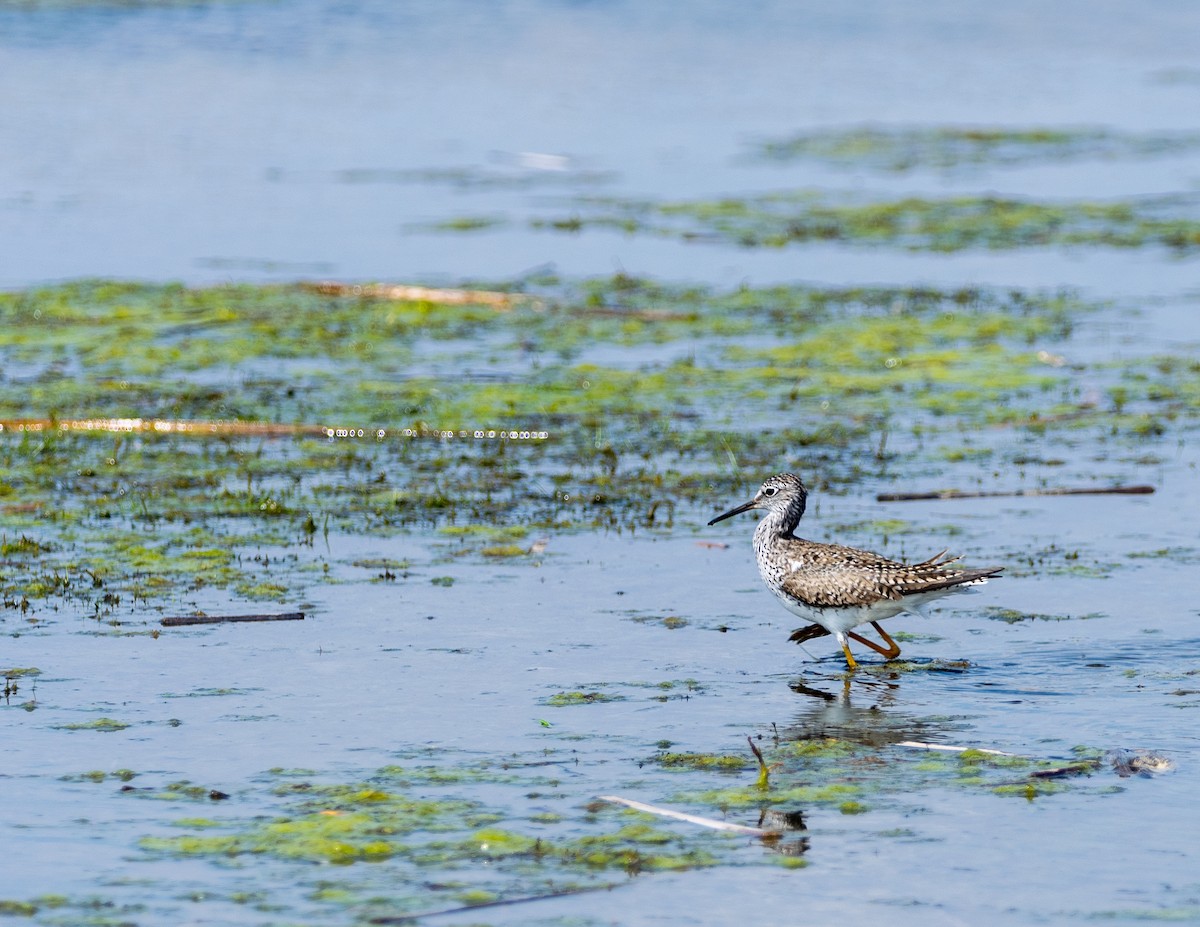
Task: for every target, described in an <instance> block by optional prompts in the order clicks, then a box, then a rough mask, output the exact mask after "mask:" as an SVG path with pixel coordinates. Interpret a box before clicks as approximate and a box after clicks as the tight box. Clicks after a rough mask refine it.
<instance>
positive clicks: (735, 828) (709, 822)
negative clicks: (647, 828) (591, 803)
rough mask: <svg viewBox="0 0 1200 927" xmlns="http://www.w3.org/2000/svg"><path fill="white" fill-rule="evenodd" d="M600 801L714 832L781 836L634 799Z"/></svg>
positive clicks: (607, 798)
mask: <svg viewBox="0 0 1200 927" xmlns="http://www.w3.org/2000/svg"><path fill="white" fill-rule="evenodd" d="M600 801H610V802H612V803H613V804H616V805H625V806H626V807H627V808H633V809H634V810H635V811H644V812H646V814H657V815H658V816H659V817H663V818H674V819H675V820H676V821H687V822H688V823H689V824H699V825H700V826H701V827H709V828H712V829H713V830H724V831H729V832H730V833H734V834H749V835H751V836H753V837H778V836H779V831H776V830H763V829H762V828H761V827H747V826H746V825H745V824H730V823H729V822H728V821H718V820H717V819H716V818H705V817H701V816H700V815H698V814H688V813H686V812H684V811H675V810H673V809H671V808H660V807H659V806H658V805H648V804H646V803H645V802H643V801H634V800H633V799H632V798H619V797H618V796H616V795H601V796H600Z"/></svg>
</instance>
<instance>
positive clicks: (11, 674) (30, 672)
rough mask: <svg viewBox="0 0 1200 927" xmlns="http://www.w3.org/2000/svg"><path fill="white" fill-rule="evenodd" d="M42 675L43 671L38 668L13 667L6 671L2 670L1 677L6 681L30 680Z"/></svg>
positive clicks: (0, 671)
mask: <svg viewBox="0 0 1200 927" xmlns="http://www.w3.org/2000/svg"><path fill="white" fill-rule="evenodd" d="M40 675H42V671H41V670H40V669H38V668H37V667H36V666H12V667H9V668H8V669H5V670H0V676H3V677H4V678H5V679H30V678H33V677H35V676H40Z"/></svg>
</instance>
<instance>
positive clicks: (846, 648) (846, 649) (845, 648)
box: [841, 632, 865, 670]
mask: <svg viewBox="0 0 1200 927" xmlns="http://www.w3.org/2000/svg"><path fill="white" fill-rule="evenodd" d="M850 636H851V637H854V638H858V640H860V641H861V640H862V638H861V637H859V636H858V635H857V634H854V633H853V632H851V634H850ZM864 643H865V641H864ZM841 644H842V653H844V654H845V655H846V667H847V668H848V669H852V670H853V669H858V661H857V660H855V659H854V654H852V653H851V652H850V645H849V644H847V643H846V642H845V640H843V641H842V642H841Z"/></svg>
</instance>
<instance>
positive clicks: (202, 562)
mask: <svg viewBox="0 0 1200 927" xmlns="http://www.w3.org/2000/svg"><path fill="white" fill-rule="evenodd" d="M375 292H383V293H385V294H386V293H388V292H389V291H388V290H387V289H386V288H377V289H372V288H366V289H365V290H364V289H363V288H358V293H357V294H356V293H355V291H354V288H330V287H326V288H320V287H311V286H269V287H257V286H234V287H218V288H206V289H189V288H186V287H182V286H151V285H143V284H133V283H119V282H108V281H95V282H80V283H74V284H69V285H63V286H58V287H52V288H45V289H36V290H27V291H22V292H16V293H7V294H2V295H0V320H2V321H3V327H2V330H3V335H2V338H0V356H2V357H3V359H4V363H5V367H6V369H7V371H8V376H7V377H6V378H5V379H4V381H3V382H2V383H0V421H2V422H3V432H2V433H0V506H2V507H3V511H4V515H5V532H4V537H3V541H2V544H3V547H2V551H3V569H2V570H0V590H2V592H3V605H4V610H5V613H7V614H8V615H11V616H14V617H19V618H22V619H24V618H26V617H28V616H31V615H32V616H33V617H34V618H35V619H36V617H37V613H38V612H39V611H41V610H43V609H45V608H47V607H51V608H54V609H58V608H61V607H68V608H70V609H71V610H72V611H78V612H82V613H86V614H90V615H92V616H93V617H95V618H97V619H99V620H101V621H104V620H107V619H109V618H111V616H113V615H114V614H116V613H119V612H121V611H122V610H123V609H124V610H128V607H129V606H131V605H135V604H139V603H141V604H145V603H154V605H155V607H156V608H158V609H161V608H164V607H166V606H167V605H169V604H174V605H176V606H178V605H180V604H182V603H184V602H187V601H192V600H194V599H195V597H196V596H197V595H199V596H201V597H203V595H204V590H206V589H211V590H223V591H227V592H233V593H234V594H236V595H237V596H238V597H240V598H245V599H249V600H265V601H270V600H285V599H287V600H290V601H297V600H302V599H303V590H304V588H305V587H306V586H307V585H309V584H312V583H320V582H323V581H325V580H326V574H327V568H326V567H325V566H323V564H322V562H321V557H320V556H319V544H318V545H317V548H314V546H313V545H314V539H317V540H319V538H320V536H322V535H323V534H324V533H327V532H329V531H331V530H334V531H338V532H351V533H363V534H368V535H381V534H389V533H395V532H398V531H404V530H407V529H409V528H410V527H414V526H416V527H420V526H432V527H438V528H441V529H443V530H444V531H446V532H453V534H448V535H447V537H448V539H449V538H453V539H454V540H455V541H456V542H457V544H458V545H460V546H463V545H465V546H466V547H467V548H470V549H471V550H474V551H475V552H477V553H480V554H482V555H483V556H486V557H493V558H505V557H512V558H521V557H527V556H529V555H530V553H531V551H532V550H533V548H532V547H531V544H532V542H533V541H535V540H536V537H535V538H529V537H526V535H527V534H528V533H529V532H535V533H536V532H539V531H544V530H546V529H550V528H553V529H556V530H573V529H590V528H596V527H600V528H618V529H621V528H624V529H631V530H636V529H637V528H643V529H652V528H654V527H655V526H659V527H663V526H666V527H669V526H670V525H671V524H672V523H673V519H674V517H675V513H676V511H677V510H678V507H679V506H690V505H694V504H696V503H697V502H698V501H699V500H705V502H706V504H707V503H708V500H711V499H713V498H718V497H730V496H733V495H737V494H739V493H741V492H743V491H744V487H745V480H746V476H745V475H746V474H752V475H759V474H762V473H766V472H771V471H773V470H776V469H779V468H780V466H783V465H785V464H787V463H788V462H790V461H792V460H796V459H797V458H798V457H803V459H804V461H805V472H806V474H807V478H808V479H809V480H810V481H813V482H814V483H815V485H817V486H818V487H820V488H822V489H826V490H829V491H834V492H836V491H838V490H839V488H842V487H846V486H848V485H851V484H852V483H853V482H854V481H855V480H856V479H857V478H858V477H859V476H860V475H861V474H863V473H864V472H868V471H875V470H878V469H880V468H881V467H883V466H885V465H891V466H893V467H896V466H899V467H902V468H903V467H905V466H916V465H919V464H920V461H922V460H927V459H928V458H929V456H930V454H932V455H933V458H934V459H935V460H940V461H941V464H940V466H942V467H948V466H951V465H952V464H953V463H954V462H955V461H960V462H961V461H966V462H968V463H971V462H974V463H975V464H978V463H979V462H980V460H981V458H988V457H989V456H990V455H992V454H993V453H994V446H993V445H994V437H995V435H997V434H998V433H1002V432H1009V433H1011V432H1013V431H1018V432H1025V433H1033V434H1036V435H1046V434H1048V433H1052V434H1058V435H1065V436H1069V439H1070V440H1071V441H1078V440H1082V439H1083V436H1086V435H1088V434H1103V435H1105V436H1106V439H1108V440H1122V439H1124V440H1128V441H1137V440H1138V439H1139V438H1140V437H1142V436H1145V435H1162V434H1164V433H1167V432H1170V431H1172V430H1173V429H1177V428H1178V427H1179V426H1180V425H1181V424H1184V425H1186V424H1187V423H1189V422H1192V421H1193V420H1194V417H1195V409H1196V408H1197V406H1198V405H1200V403H1198V402H1197V400H1198V399H1200V366H1198V365H1197V364H1196V362H1195V361H1194V360H1190V359H1188V358H1186V357H1181V356H1178V357H1172V356H1164V357H1156V358H1152V359H1149V360H1146V359H1142V360H1136V361H1135V360H1131V361H1128V362H1125V363H1122V364H1120V365H1116V366H1113V365H1112V364H1111V363H1107V362H1106V363H1097V364H1090V365H1089V364H1084V365H1082V366H1081V365H1079V364H1078V363H1074V362H1067V361H1066V360H1064V358H1063V357H1062V355H1061V353H1060V352H1061V351H1062V350H1063V347H1062V346H1063V345H1064V344H1065V343H1067V341H1068V339H1069V338H1070V336H1071V333H1072V331H1073V330H1074V329H1075V328H1076V326H1078V325H1080V324H1081V323H1084V322H1085V321H1086V320H1087V319H1088V318H1089V317H1090V316H1091V315H1092V314H1094V313H1095V312H1096V311H1097V307H1096V306H1095V305H1094V304H1091V303H1089V302H1088V301H1087V300H1085V299H1083V298H1081V297H1079V296H1078V295H1076V294H1073V293H1070V292H1066V291H1063V292H1037V291H1019V290H1005V291H997V290H987V289H958V290H938V289H934V288H915V289H903V288H897V289H889V288H885V287H881V288H846V289H829V288H818V287H809V286H803V285H795V286H775V287H767V288H753V287H743V288H739V289H736V290H732V291H721V290H714V289H711V288H705V287H699V286H679V285H668V284H664V283H660V282H655V281H650V280H644V279H635V278H629V277H625V276H621V275H618V276H616V277H611V278H604V279H592V280H560V279H556V278H547V277H541V278H535V279H523V280H517V281H509V282H507V283H506V284H503V285H502V286H501V287H498V288H497V287H495V285H493V289H490V290H470V291H464V292H465V294H466V295H465V298H466V299H467V301H466V302H460V303H446V302H440V303H439V302H431V301H429V300H428V299H411V298H407V299H406V298H392V297H389V296H387V295H383V296H378V295H373V294H374V293H375ZM430 292H431V293H435V294H436V292H437V291H430ZM443 298H444V294H443ZM472 300H474V301H472ZM1097 378H1099V379H1100V381H1101V382H1103V383H1105V384H1107V385H1106V386H1105V387H1104V389H1105V393H1104V394H1103V395H1101V396H1099V397H1097V396H1095V395H1092V394H1088V395H1085V394H1084V388H1083V386H1081V383H1083V382H1084V381H1089V382H1094V381H1096V380H1097ZM263 546H278V547H281V548H286V549H288V550H290V551H291V554H290V555H289V556H286V557H282V558H279V557H276V558H275V562H274V564H272V562H271V560H270V559H268V560H267V562H266V563H264V562H263V561H262V558H261V557H259V558H257V559H252V558H248V557H246V556H243V555H242V554H243V552H244V551H246V550H248V549H251V548H258V547H263ZM534 552H536V551H534ZM395 567H396V564H395V563H393V564H392V565H391V567H389V566H388V565H387V564H384V565H383V567H382V568H381V571H380V575H383V574H385V573H387V572H388V571H389V570H391V569H393V568H395ZM189 597H191V598H189Z"/></svg>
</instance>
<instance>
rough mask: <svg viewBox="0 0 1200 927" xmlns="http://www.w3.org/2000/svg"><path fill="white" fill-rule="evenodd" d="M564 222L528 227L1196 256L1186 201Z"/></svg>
mask: <svg viewBox="0 0 1200 927" xmlns="http://www.w3.org/2000/svg"><path fill="white" fill-rule="evenodd" d="M572 208H573V210H574V211H573V213H572V215H571V217H570V219H569V220H567V219H561V218H560V219H541V218H538V219H534V220H532V226H533V227H534V228H536V229H545V230H551V231H559V232H563V231H566V232H575V233H577V232H581V231H583V230H585V229H592V228H599V229H610V230H617V231H622V232H625V233H626V234H631V235H632V234H650V235H655V236H660V237H667V238H677V239H680V240H683V241H704V240H710V241H716V242H720V243H722V244H732V245H738V246H740V247H745V248H782V247H786V246H789V245H796V244H805V243H809V242H841V243H846V244H853V245H874V246H888V247H897V248H904V249H907V250H911V251H937V252H953V251H962V250H964V249H967V248H988V249H994V250H1007V249H1012V248H1032V247H1047V246H1059V247H1084V246H1087V247H1097V246H1103V247H1117V248H1141V247H1147V246H1159V247H1165V248H1169V249H1171V250H1173V251H1176V252H1179V253H1189V254H1190V253H1192V252H1193V251H1195V249H1196V248H1198V247H1200V220H1197V219H1196V218H1194V216H1195V213H1196V197H1195V196H1194V195H1183V194H1180V195H1177V196H1159V197H1146V198H1142V199H1128V200H1111V201H1085V200H1063V201H1046V200H1034V199H1020V198H1016V197H1001V196H990V195H989V196H978V195H960V196H949V197H920V196H909V197H905V198H903V199H892V200H878V199H875V200H871V199H865V198H862V197H855V196H849V195H847V196H841V197H836V196H831V195H829V194H827V193H824V192H818V191H810V190H796V191H783V192H775V193H767V194H760V195H752V196H746V197H727V198H725V199H720V200H685V201H676V202H654V201H636V200H621V199H615V198H600V197H594V198H590V199H588V198H584V199H580V200H578V201H576V202H575V203H574V204H573V206H572Z"/></svg>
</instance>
